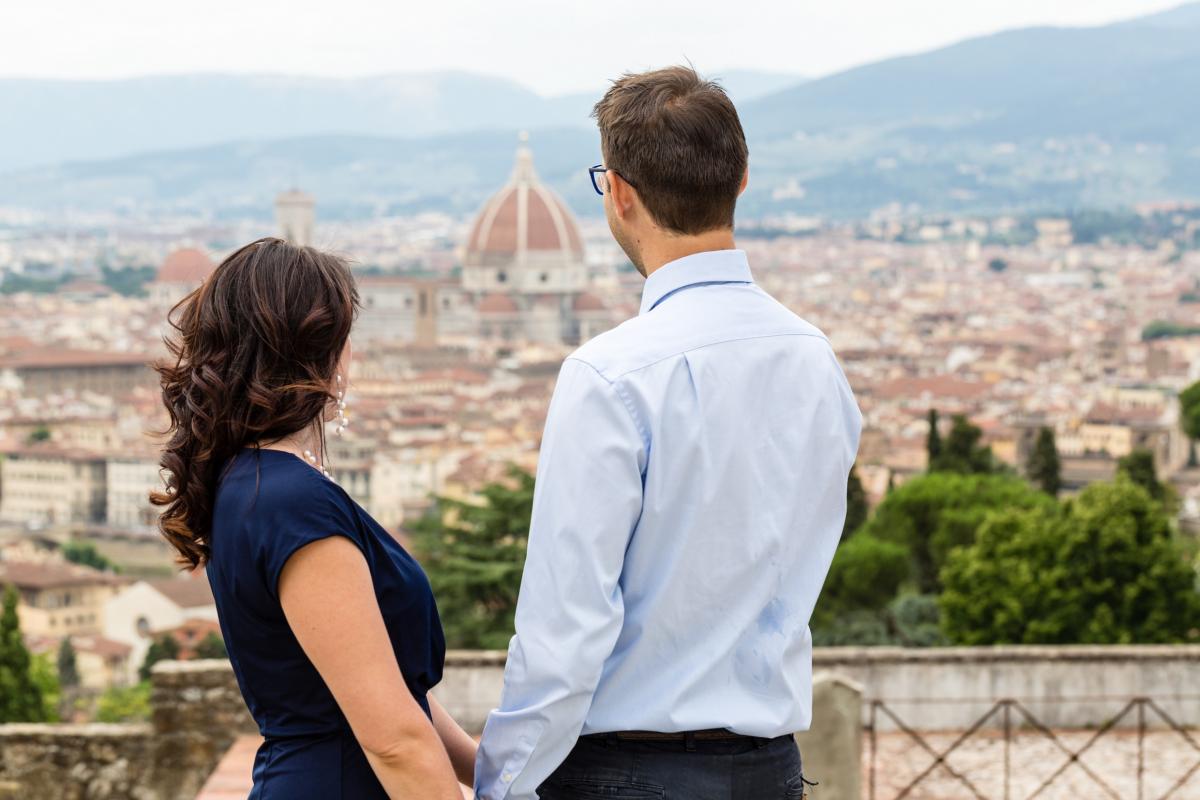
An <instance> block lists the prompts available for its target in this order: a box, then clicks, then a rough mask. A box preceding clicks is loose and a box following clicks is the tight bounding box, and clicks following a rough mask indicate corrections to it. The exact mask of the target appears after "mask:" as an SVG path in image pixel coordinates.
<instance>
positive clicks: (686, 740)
mask: <svg viewBox="0 0 1200 800" xmlns="http://www.w3.org/2000/svg"><path fill="white" fill-rule="evenodd" d="M580 738H581V739H587V740H590V741H601V742H608V743H615V742H683V744H684V745H685V746H686V747H687V749H688V750H691V749H693V748H694V747H695V743H696V742H744V743H746V744H753V745H754V746H755V747H765V746H766V745H767V743H769V742H770V741H772V740H771V739H769V738H763V737H761V736H744V735H742V734H740V733H734V732H733V731H731V730H726V729H725V728H710V729H708V730H703V731H679V732H678V733H660V732H658V731H611V732H609V733H589V734H588V735H586V736H581V737H580Z"/></svg>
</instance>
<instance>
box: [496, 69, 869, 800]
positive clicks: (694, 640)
mask: <svg viewBox="0 0 1200 800" xmlns="http://www.w3.org/2000/svg"><path fill="white" fill-rule="evenodd" d="M594 115H595V117H596V120H597V122H598V123H599V128H600V140H601V147H602V151H603V155H604V165H603V166H599V167H594V168H593V181H594V182H595V186H596V190H597V191H598V192H600V193H601V194H603V197H604V209H605V213H606V215H607V217H608V223H609V226H610V227H611V229H612V232H613V236H614V237H615V238H616V240H617V242H618V243H620V245H621V247H622V248H623V249H624V250H625V252H626V254H628V256H629V258H630V260H631V261H632V262H633V264H634V266H636V267H637V269H638V271H639V272H641V273H642V275H644V276H646V285H645V289H644V291H643V294H642V306H641V313H640V315H639V316H638V317H636V318H634V319H631V320H629V321H628V322H626V323H624V324H623V325H621V326H620V327H618V328H616V329H615V330H612V331H609V332H608V333H606V334H604V335H602V336H599V337H597V338H595V339H593V340H592V341H591V342H589V343H588V344H586V345H584V346H583V347H581V348H580V349H579V350H578V351H576V352H575V353H574V354H573V355H572V356H571V357H570V358H568V359H567V360H566V362H565V363H564V364H563V367H562V372H561V373H560V375H559V380H558V385H557V387H556V389H555V391H554V399H553V401H552V402H551V404H550V412H549V416H548V418H547V421H546V430H545V435H544V437H543V440H542V450H541V457H540V460H539V464H538V476H537V489H536V492H535V497H534V504H533V517H532V521H531V527H530V536H529V554H528V558H527V561H526V564H525V575H524V580H523V583H522V586H521V595H520V600H519V602H518V607H517V626H516V627H517V635H516V636H515V637H514V638H513V640H512V644H511V647H510V648H509V655H508V665H507V668H506V671H505V686H504V693H503V697H502V699H501V704H500V708H499V709H497V710H495V711H493V712H492V714H491V716H490V717H489V718H488V722H487V726H486V728H485V730H484V734H483V741H482V743H481V746H480V751H479V758H478V762H477V770H476V772H477V779H476V780H477V786H476V789H477V791H478V796H479V797H480V798H482V800H532V798H535V797H541V798H543V800H564V799H565V798H597V797H607V798H654V797H663V796H664V790H665V792H666V796H667V797H669V798H686V800H771V799H772V798H799V797H801V796H802V795H803V784H804V779H803V776H802V774H801V770H800V758H799V754H798V752H797V749H796V746H795V744H794V743H793V740H792V739H791V734H792V733H794V732H795V731H799V730H805V729H807V728H808V725H809V722H810V717H811V706H812V674H811V673H812V663H811V662H812V644H811V637H810V635H809V630H808V621H809V618H810V616H811V614H812V610H813V606H814V605H815V603H816V601H817V595H818V593H819V592H820V589H821V584H822V583H823V582H824V580H825V575H826V572H827V571H828V569H829V563H830V561H831V560H832V558H833V553H834V549H835V547H836V545H837V542H838V539H839V537H840V535H841V531H842V524H843V519H844V517H845V512H846V480H847V476H848V474H849V471H850V467H851V465H852V464H853V462H854V457H855V454H856V451H857V449H858V438H859V432H860V428H861V416H860V414H859V411H858V408H857V406H856V405H855V402H854V397H853V395H852V394H851V392H850V388H849V386H848V385H847V383H846V380H845V377H844V376H843V374H842V370H841V368H840V367H839V366H838V363H837V360H836V358H835V357H834V354H833V350H832V349H831V348H830V345H829V342H828V340H826V338H825V337H824V335H823V334H822V333H821V332H820V331H818V330H817V329H816V328H814V327H813V326H811V325H809V324H808V323H806V322H804V321H803V320H801V319H800V318H799V317H797V316H796V315H795V314H793V313H791V312H790V311H788V310H787V309H786V308H784V307H783V306H782V305H780V304H779V303H777V302H776V301H775V300H773V299H772V298H771V297H770V296H769V295H768V294H767V293H766V292H764V291H763V290H762V289H760V288H758V287H757V286H756V285H755V284H754V282H753V279H752V277H751V274H750V269H749V266H748V265H747V261H746V255H745V253H744V252H742V251H740V250H735V249H733V247H734V242H733V215H734V206H735V204H736V202H737V198H738V196H739V195H740V194H741V192H742V190H744V189H745V187H746V180H747V172H746V169H747V157H748V156H747V148H746V141H745V137H744V135H743V133H742V127H741V123H740V121H739V120H738V115H737V112H736V110H735V109H734V107H733V104H732V103H731V102H730V101H729V98H728V97H727V96H726V95H725V93H724V91H723V90H722V89H721V88H720V87H719V86H717V85H716V84H713V83H710V82H706V81H703V80H701V79H700V78H699V77H698V76H697V75H696V73H695V72H694V71H692V70H691V69H687V68H683V67H674V68H670V69H664V70H659V71H655V72H647V73H644V74H640V75H627V76H625V77H623V78H621V79H620V80H618V81H617V82H616V83H615V84H614V85H613V86H612V88H611V89H609V91H608V92H607V93H606V94H605V95H604V98H603V99H602V100H601V101H600V102H599V103H598V104H597V105H596V108H595V111H594Z"/></svg>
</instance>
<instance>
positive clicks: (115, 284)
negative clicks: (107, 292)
mask: <svg viewBox="0 0 1200 800" xmlns="http://www.w3.org/2000/svg"><path fill="white" fill-rule="evenodd" d="M155 272H156V270H155V269H154V267H129V268H127V269H113V268H112V267H101V268H100V273H101V281H102V282H103V283H104V285H105V286H107V287H109V288H110V289H112V290H113V291H115V292H117V293H118V294H123V295H125V296H126V297H141V296H143V295H145V294H146V289H145V286H146V284H147V283H149V282H150V281H152V280H154V275H155Z"/></svg>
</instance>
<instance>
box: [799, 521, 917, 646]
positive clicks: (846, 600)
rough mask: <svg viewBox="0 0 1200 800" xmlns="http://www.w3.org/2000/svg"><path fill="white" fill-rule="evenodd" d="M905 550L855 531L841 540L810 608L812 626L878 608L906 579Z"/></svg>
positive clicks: (829, 623) (907, 568) (907, 573)
mask: <svg viewBox="0 0 1200 800" xmlns="http://www.w3.org/2000/svg"><path fill="white" fill-rule="evenodd" d="M910 561H911V559H910V558H909V554H908V551H907V550H906V549H905V548H904V547H903V546H902V545H899V544H896V543H894V542H885V541H882V540H881V539H877V538H876V537H874V536H868V535H865V534H863V533H859V534H858V535H856V536H851V537H850V538H848V539H846V540H845V541H843V542H842V544H841V546H839V547H838V550H837V553H836V554H835V555H834V557H833V564H832V565H830V568H829V576H828V577H827V578H826V579H825V586H824V587H823V588H822V589H821V596H820V598H819V599H818V601H817V607H816V610H815V611H814V612H813V627H820V628H828V627H831V626H832V625H833V623H834V622H835V621H836V620H838V619H840V618H842V617H845V616H846V615H848V614H853V613H854V612H859V611H878V610H880V609H882V608H884V607H886V606H887V604H888V603H889V602H890V601H891V600H892V598H893V597H895V596H896V593H897V592H899V590H900V587H901V586H902V585H903V584H904V582H905V581H907V580H908V577H909V569H910V566H909V564H910Z"/></svg>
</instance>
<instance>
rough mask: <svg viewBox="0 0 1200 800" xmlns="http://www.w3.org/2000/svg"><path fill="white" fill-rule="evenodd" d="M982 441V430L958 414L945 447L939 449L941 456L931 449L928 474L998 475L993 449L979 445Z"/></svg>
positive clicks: (943, 445)
mask: <svg viewBox="0 0 1200 800" xmlns="http://www.w3.org/2000/svg"><path fill="white" fill-rule="evenodd" d="M930 435H931V436H932V432H931V433H930ZM982 438H983V431H982V430H980V429H979V428H978V427H977V426H975V425H972V424H971V422H970V420H968V419H967V418H966V417H965V416H963V415H962V414H955V415H954V425H953V427H951V429H950V435H949V436H947V437H946V441H945V443H944V444H942V445H941V446H940V452H939V453H938V454H937V455H936V456H935V455H933V452H932V448H931V449H930V459H929V471H930V472H959V473H962V474H963V475H974V474H987V473H991V472H999V471H1000V467H999V465H998V464H997V463H996V458H995V456H993V455H992V448H990V447H987V446H985V445H981V444H979V440H980V439H982Z"/></svg>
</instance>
